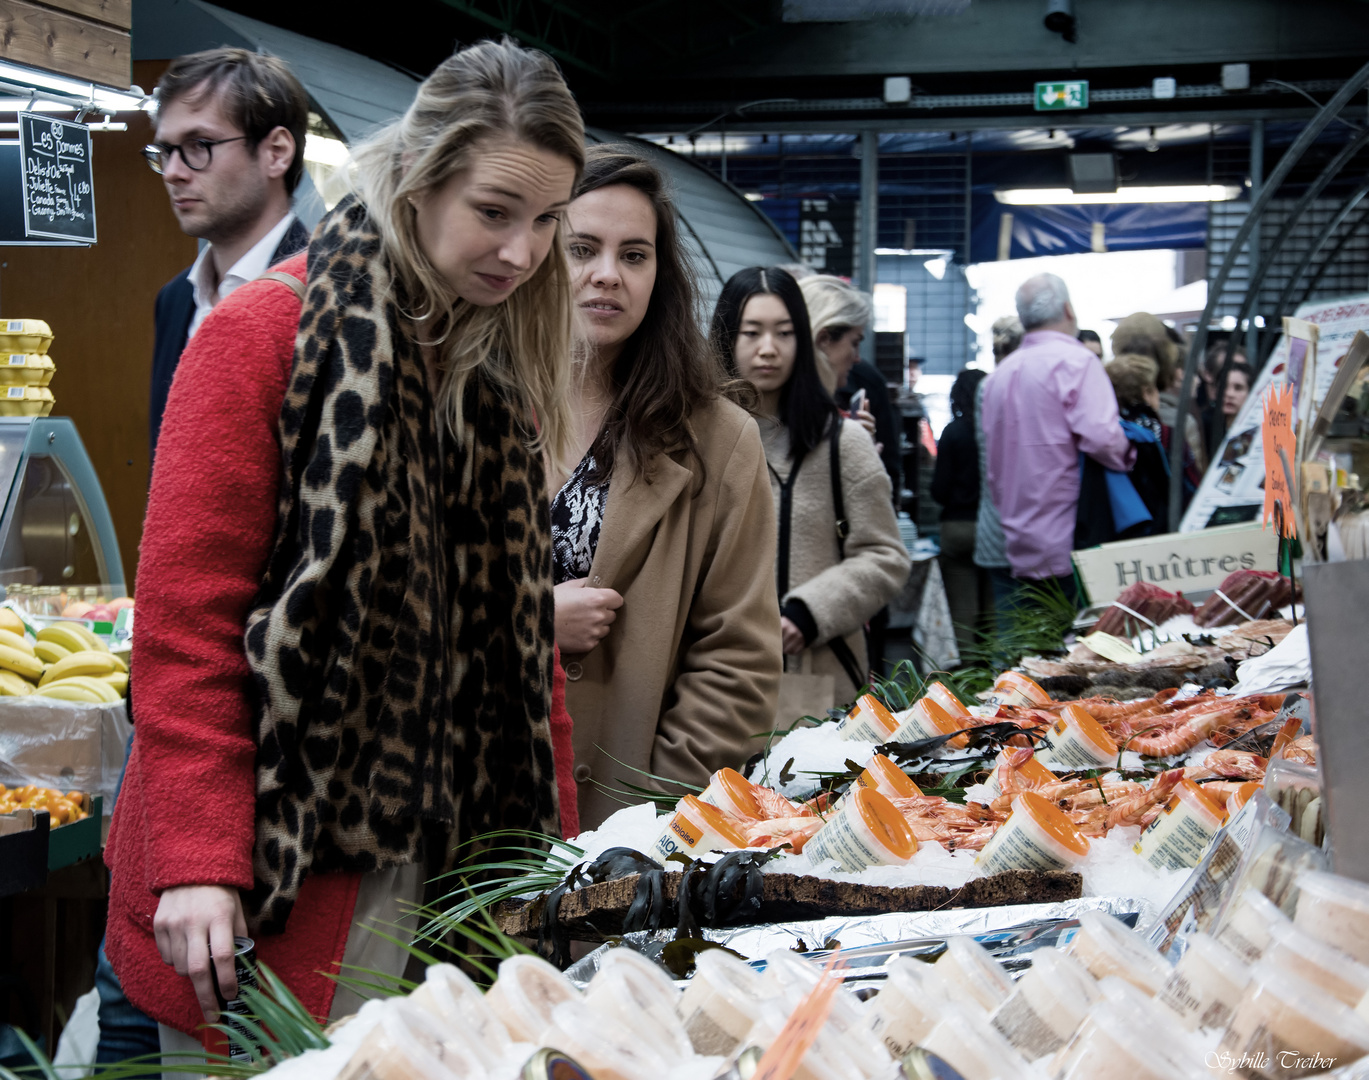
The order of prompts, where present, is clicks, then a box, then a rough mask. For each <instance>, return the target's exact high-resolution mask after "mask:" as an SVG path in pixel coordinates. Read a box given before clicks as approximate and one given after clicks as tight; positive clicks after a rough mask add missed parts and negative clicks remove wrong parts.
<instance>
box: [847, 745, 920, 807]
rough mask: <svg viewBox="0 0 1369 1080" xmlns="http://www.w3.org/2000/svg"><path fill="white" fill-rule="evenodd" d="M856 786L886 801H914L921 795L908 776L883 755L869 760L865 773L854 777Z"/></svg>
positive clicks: (918, 788)
mask: <svg viewBox="0 0 1369 1080" xmlns="http://www.w3.org/2000/svg"><path fill="white" fill-rule="evenodd" d="M856 786H858V787H863V788H871V789H873V790H875V791H878V792H879V793H880V794H881V795H883V796H884V797H885V798H886V799H915V798H917V797H918V796H919V795H921V794H922V789H921V788H920V787H918V786H917V785H916V784H914V783H913V781H912V780H911V779H910V778H909V776H908V774H907V773H906V772H904V771H903V770H902V769H900V768H899V767H898V766H897V765H895V764H894V763H893V762H892V761H891V760H890V759H889V758H887V757H885V756H884V755H883V754H876V755H875V756H874V757H872V758H871V759H870V764H868V765H866V766H865V771H864V772H863V773H861V774H860V775H859V776H857V777H856Z"/></svg>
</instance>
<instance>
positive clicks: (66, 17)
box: [0, 0, 133, 90]
mask: <svg viewBox="0 0 1369 1080" xmlns="http://www.w3.org/2000/svg"><path fill="white" fill-rule="evenodd" d="M55 9H61V10H55ZM132 25H133V4H132V0H47V2H46V3H43V4H35V3H31V2H30V0H0V59H3V60H8V61H10V62H11V63H15V64H24V65H26V66H28V67H35V68H40V69H41V70H43V71H52V72H56V73H57V74H58V75H66V76H68V77H70V78H73V79H79V80H80V81H82V82H93V83H99V84H100V85H101V86H112V87H116V88H117V89H120V90H124V89H127V88H128V85H129V83H130V82H131V81H132V78H131V76H132V72H133V67H132V63H133V59H132V58H133V49H132V39H131V37H130V35H129V28H130V27H131V26H132Z"/></svg>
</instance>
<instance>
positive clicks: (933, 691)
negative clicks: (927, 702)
mask: <svg viewBox="0 0 1369 1080" xmlns="http://www.w3.org/2000/svg"><path fill="white" fill-rule="evenodd" d="M922 696H923V697H929V698H931V699H932V700H933V701H935V702H936V703H937V704H938V705H940V706H941V707H942V708H943V709H945V710H946V711H947V712H948V713H950V714H951V715H952V716H970V715H971V713H970V710H969V709H967V708H966V707H965V703H964V702H963V701H961V700H960V699H959V698H958V697H956V696H955V695H954V694H953V693H951V691H950V690H948V689H947V688H946V684H945V683H942V682H933V683H928V684H927V686H926V688H925V689H924V690H923V691H922Z"/></svg>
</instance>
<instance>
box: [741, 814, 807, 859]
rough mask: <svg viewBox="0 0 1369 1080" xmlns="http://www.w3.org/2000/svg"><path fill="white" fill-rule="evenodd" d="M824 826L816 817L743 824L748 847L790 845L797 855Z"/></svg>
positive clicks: (788, 818) (803, 816)
mask: <svg viewBox="0 0 1369 1080" xmlns="http://www.w3.org/2000/svg"><path fill="white" fill-rule="evenodd" d="M822 826H823V820H822V818H820V817H817V816H816V815H801V816H798V817H787V818H769V819H768V820H765V821H748V822H745V823H743V825H742V835H743V836H745V837H746V844H747V846H748V847H779V846H780V845H781V844H788V845H789V846H790V848H791V849H793V851H794V853H795V854H796V855H797V854H798V853H799V852H801V851H802V850H803V846H804V845H805V844H806V843H808V841H809V840H811V839H813V834H814V833H816V832H817V831H818V830H819V829H821V828H822Z"/></svg>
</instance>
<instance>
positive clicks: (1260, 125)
mask: <svg viewBox="0 0 1369 1080" xmlns="http://www.w3.org/2000/svg"><path fill="white" fill-rule="evenodd" d="M1263 187H1264V121H1263V120H1256V121H1255V122H1254V123H1253V124H1251V125H1250V205H1251V206H1254V205H1255V200H1256V199H1258V198H1259V197H1260V189H1261V188H1263ZM1270 261H1271V262H1272V261H1273V256H1272V255H1271V256H1270ZM1249 266H1250V280H1251V281H1252V282H1253V281H1255V279H1256V273H1257V271H1258V270H1259V268H1260V222H1259V220H1258V219H1257V220H1256V221H1255V226H1254V228H1253V229H1251V231H1250V263H1249ZM1260 276H1261V277H1263V275H1260ZM1253 299H1254V303H1253V304H1252V305H1250V317H1249V319H1248V320H1247V322H1246V332H1245V355H1246V356H1248V357H1255V356H1258V355H1259V352H1258V350H1259V346H1260V338H1259V331H1258V330H1256V329H1255V314H1256V313H1257V312H1258V311H1259V309H1260V299H1259V290H1258V289H1256V290H1255V296H1254V297H1253ZM1236 332H1237V333H1240V327H1239V326H1238V327H1237V328H1236ZM1232 336H1233V337H1234V336H1235V335H1234V334H1233V335H1232Z"/></svg>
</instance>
